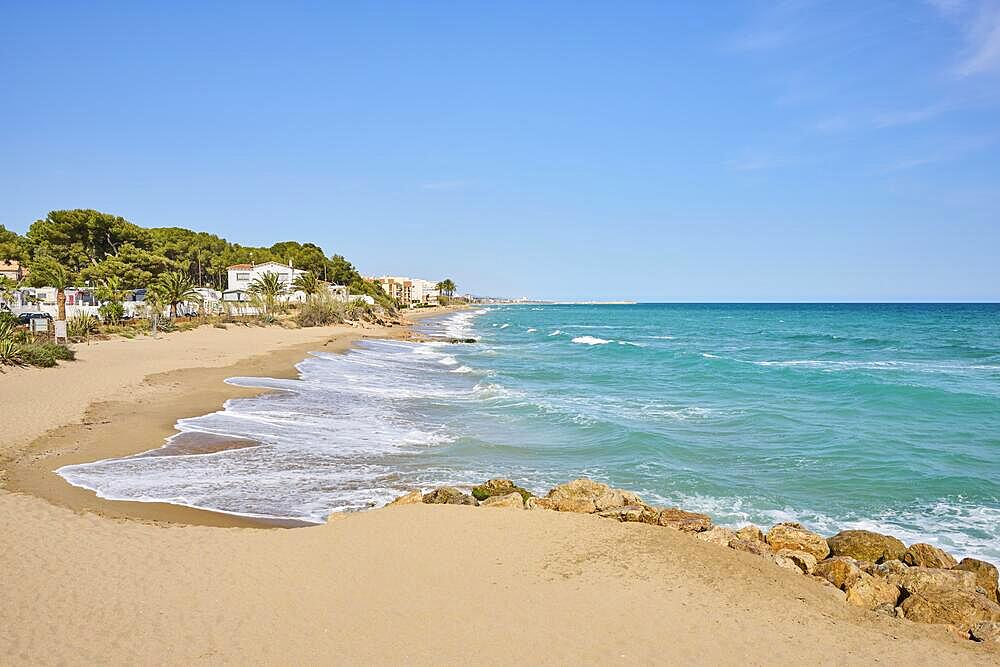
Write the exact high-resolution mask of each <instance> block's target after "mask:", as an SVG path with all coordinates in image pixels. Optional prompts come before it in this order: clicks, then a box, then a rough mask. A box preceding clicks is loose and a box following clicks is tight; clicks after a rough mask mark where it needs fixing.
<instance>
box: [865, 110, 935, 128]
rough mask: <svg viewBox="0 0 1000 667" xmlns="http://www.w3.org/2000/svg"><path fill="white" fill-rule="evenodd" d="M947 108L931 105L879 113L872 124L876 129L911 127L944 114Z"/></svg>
mask: <svg viewBox="0 0 1000 667" xmlns="http://www.w3.org/2000/svg"><path fill="white" fill-rule="evenodd" d="M948 108H949V106H948V105H946V104H933V105H931V106H926V107H923V108H920V109H909V110H903V111H891V112H886V113H880V114H876V115H875V118H874V119H873V124H874V126H875V127H876V128H883V127H897V126H899V125H913V124H914V123H922V122H924V121H928V120H931V119H932V118H936V117H937V116H940V115H941V114H942V113H944V112H946V111H947V110H948Z"/></svg>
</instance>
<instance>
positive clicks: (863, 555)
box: [826, 530, 906, 563]
mask: <svg viewBox="0 0 1000 667" xmlns="http://www.w3.org/2000/svg"><path fill="white" fill-rule="evenodd" d="M826 543H827V545H828V546H829V547H830V555H831V556H850V557H851V558H853V559H855V560H858V561H864V560H867V561H871V562H872V563H882V562H885V561H887V560H894V559H899V558H900V557H902V555H903V553H905V552H906V545H905V544H903V543H902V542H900V541H899V540H897V539H896V538H895V537H892V536H891V535H883V534H881V533H876V532H873V531H870V530H842V531H840V532H839V533H837V534H836V535H834V536H833V537H828V538H827V539H826Z"/></svg>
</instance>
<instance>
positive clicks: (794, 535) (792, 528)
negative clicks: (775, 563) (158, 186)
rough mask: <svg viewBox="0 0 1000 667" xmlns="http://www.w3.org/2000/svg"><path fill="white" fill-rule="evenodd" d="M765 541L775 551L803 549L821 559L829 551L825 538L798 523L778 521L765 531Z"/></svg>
mask: <svg viewBox="0 0 1000 667" xmlns="http://www.w3.org/2000/svg"><path fill="white" fill-rule="evenodd" d="M767 543H768V544H770V545H771V548H772V549H774V550H775V551H781V550H782V549H790V550H792V551H805V552H806V553H809V554H812V556H813V558H815V559H816V560H818V561H819V560H823V559H824V558H826V557H827V555H829V553H830V547H828V546H827V544H826V540H824V539H823V537H822V536H820V535H817V534H816V533H814V532H812V531H809V530H806V529H805V528H803V527H802V525H801V524H798V523H779V524H778V525H776V526H774V527H773V528H771V530H769V531H767Z"/></svg>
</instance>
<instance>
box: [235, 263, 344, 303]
mask: <svg viewBox="0 0 1000 667" xmlns="http://www.w3.org/2000/svg"><path fill="white" fill-rule="evenodd" d="M226 271H227V272H228V277H229V282H228V287H227V288H226V291H225V292H223V293H222V300H223V301H237V302H242V301H249V300H250V297H249V296H248V294H247V292H248V291H249V290H250V286H251V285H252V284H253V283H254V282H255V281H257V280H259V279H261V278H263V277H264V274H265V273H273V274H275V275H277V276H278V280H279V281H280V282H281V284H282V285H284V287H285V296H284V297H282V300H283V301H295V302H302V301H305V300H306V295H305V293H304V292H301V291H298V290H296V289H295V288H294V287H292V282H293V281H294V280H295V279H296V278H298V277H299V276H301V275H303V274H305V273H306V271H303V270H302V269H296V268H294V267H291V266H288V265H287V264H281V263H279V262H264V263H263V264H233V265H232V266H229V267H227V268H226ZM320 284H322V285H325V286H326V288H327V290H329V292H330V294H331V295H332V296H333V297H334V298H335V299H338V300H340V301H347V300H348V289H347V287H346V286H344V285H333V284H331V283H325V282H323V281H320Z"/></svg>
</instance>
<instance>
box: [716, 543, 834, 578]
mask: <svg viewBox="0 0 1000 667" xmlns="http://www.w3.org/2000/svg"><path fill="white" fill-rule="evenodd" d="M699 537H700V535H699ZM775 557H776V558H787V559H788V560H790V561H792V562H793V563H795V567H797V568H799V570H800V571H801V572H802V573H803V574H812V571H813V570H814V569H815V568H816V557H815V556H813V555H812V554H811V553H809V552H808V551H796V550H794V549H781V550H779V551H778V552H777V553H776V554H775Z"/></svg>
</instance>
